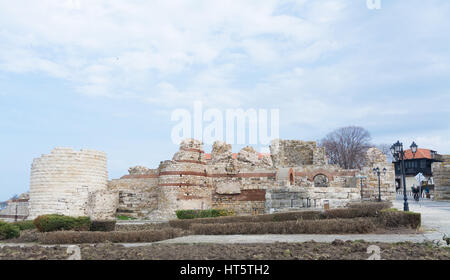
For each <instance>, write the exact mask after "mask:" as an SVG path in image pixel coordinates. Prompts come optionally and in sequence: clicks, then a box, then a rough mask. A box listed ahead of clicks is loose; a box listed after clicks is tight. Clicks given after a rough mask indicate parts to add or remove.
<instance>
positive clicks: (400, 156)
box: [390, 141, 417, 211]
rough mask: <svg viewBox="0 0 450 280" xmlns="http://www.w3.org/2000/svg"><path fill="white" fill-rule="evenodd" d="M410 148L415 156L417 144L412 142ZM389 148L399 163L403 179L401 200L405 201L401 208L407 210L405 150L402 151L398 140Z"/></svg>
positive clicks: (401, 145)
mask: <svg viewBox="0 0 450 280" xmlns="http://www.w3.org/2000/svg"><path fill="white" fill-rule="evenodd" d="M410 148H411V152H412V154H413V157H415V156H416V152H417V144H416V143H415V142H412V144H411V146H410ZM390 150H391V153H392V155H393V156H394V159H395V161H400V164H401V168H402V181H403V200H404V201H405V202H404V203H403V210H404V211H409V206H408V197H407V196H406V179H405V152H404V151H403V144H402V143H400V141H397V143H395V144H393V145H392V146H391V148H390Z"/></svg>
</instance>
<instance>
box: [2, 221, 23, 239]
mask: <svg viewBox="0 0 450 280" xmlns="http://www.w3.org/2000/svg"><path fill="white" fill-rule="evenodd" d="M19 236H20V229H19V227H18V226H15V225H13V224H11V223H6V222H3V221H0V240H4V239H11V238H16V237H19Z"/></svg>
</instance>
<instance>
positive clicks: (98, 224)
mask: <svg viewBox="0 0 450 280" xmlns="http://www.w3.org/2000/svg"><path fill="white" fill-rule="evenodd" d="M115 229H116V221H115V220H112V221H111V220H105V221H100V220H97V221H92V223H91V231H114V230H115Z"/></svg>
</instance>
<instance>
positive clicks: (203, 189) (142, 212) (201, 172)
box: [109, 139, 395, 219]
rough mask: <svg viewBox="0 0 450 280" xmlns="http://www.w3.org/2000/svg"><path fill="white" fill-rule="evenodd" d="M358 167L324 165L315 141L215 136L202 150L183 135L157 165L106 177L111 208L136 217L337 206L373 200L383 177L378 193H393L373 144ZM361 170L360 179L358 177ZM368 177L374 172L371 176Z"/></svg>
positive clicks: (390, 170)
mask: <svg viewBox="0 0 450 280" xmlns="http://www.w3.org/2000/svg"><path fill="white" fill-rule="evenodd" d="M367 162H368V164H367V166H366V167H365V168H364V169H363V170H343V169H341V168H339V167H338V166H335V165H330V164H327V159H326V156H325V151H324V149H323V148H319V147H317V144H316V142H305V141H297V140H276V141H273V142H272V145H271V154H270V155H261V154H258V153H257V152H256V151H255V150H253V148H251V147H246V148H244V149H242V150H241V151H240V152H239V153H238V154H237V155H233V153H232V151H231V145H229V144H226V143H223V142H219V141H218V142H216V143H214V145H213V149H212V152H211V154H210V155H208V157H207V156H206V154H205V152H204V150H203V145H202V143H201V142H199V141H196V140H192V139H188V140H185V141H183V142H182V143H181V146H180V150H179V151H178V152H177V153H176V154H175V155H174V157H173V158H172V160H167V161H163V162H161V164H160V166H159V167H158V168H157V169H148V168H145V167H134V168H130V170H129V175H125V176H123V177H122V178H121V179H116V180H112V181H110V182H109V187H110V188H111V189H114V190H116V191H118V192H119V194H120V203H119V208H118V212H122V213H127V214H128V215H131V216H134V217H137V218H142V219H168V218H173V217H174V213H175V210H178V209H209V208H226V209H232V210H234V211H235V212H236V213H237V214H257V213H267V212H273V211H286V210H291V209H299V208H304V207H323V206H324V203H328V205H329V206H330V207H344V206H345V205H346V204H347V203H348V202H350V201H360V200H361V199H364V200H374V199H376V198H377V197H378V181H377V178H376V176H375V175H373V174H372V169H373V168H374V167H380V168H381V169H382V168H387V170H388V171H387V175H386V176H382V187H381V196H382V199H383V200H392V199H394V198H395V186H394V179H393V178H394V177H393V176H394V174H393V172H394V171H393V167H392V164H388V163H387V162H386V157H385V156H384V155H383V154H382V153H381V152H380V151H379V150H377V149H370V150H369V151H368V153H367ZM361 175H362V176H365V177H366V179H365V180H363V182H362V187H361V182H360V180H359V179H358V178H357V176H361ZM374 178H375V179H374Z"/></svg>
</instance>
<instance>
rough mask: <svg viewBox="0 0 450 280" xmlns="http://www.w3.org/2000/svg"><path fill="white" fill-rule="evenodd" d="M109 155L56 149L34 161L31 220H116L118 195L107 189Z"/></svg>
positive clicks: (32, 169) (30, 205) (30, 206)
mask: <svg viewBox="0 0 450 280" xmlns="http://www.w3.org/2000/svg"><path fill="white" fill-rule="evenodd" d="M107 185H108V171H107V169H106V154H105V153H103V152H98V151H93V150H81V151H74V150H72V149H70V148H55V149H54V150H53V151H52V152H51V153H50V154H48V155H42V156H41V157H40V158H36V159H34V161H33V164H32V167H31V178H30V201H29V219H33V218H35V217H37V216H39V215H42V214H53V213H57V214H63V215H70V216H91V217H92V218H94V219H106V218H113V217H114V215H115V212H116V208H117V204H118V202H116V200H117V193H114V192H111V191H109V190H108V188H107Z"/></svg>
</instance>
